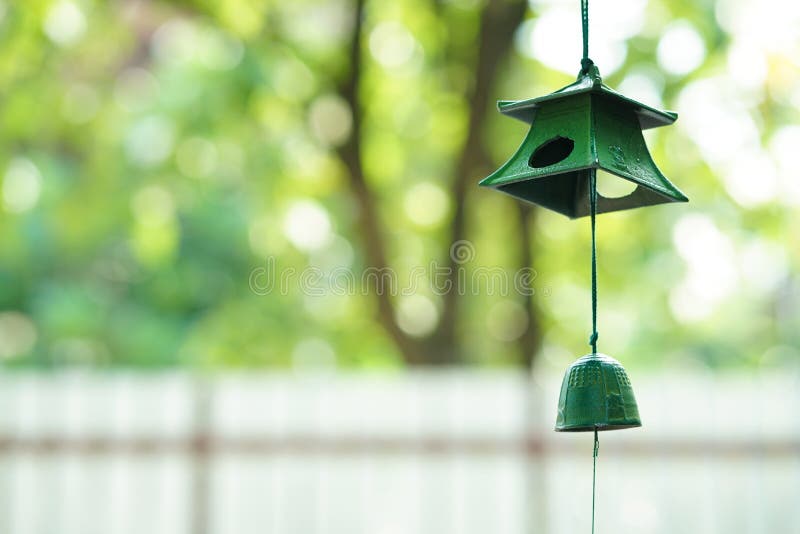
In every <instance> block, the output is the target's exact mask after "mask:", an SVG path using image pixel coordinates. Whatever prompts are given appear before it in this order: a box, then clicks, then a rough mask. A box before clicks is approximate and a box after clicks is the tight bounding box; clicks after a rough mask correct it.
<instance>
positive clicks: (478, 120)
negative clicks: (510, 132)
mask: <svg viewBox="0 0 800 534" xmlns="http://www.w3.org/2000/svg"><path fill="white" fill-rule="evenodd" d="M526 8H527V2H525V1H524V0H515V1H503V0H490V1H489V3H488V4H487V6H486V7H485V8H484V9H483V12H482V13H481V24H480V42H479V46H478V58H477V64H476V66H475V85H474V88H473V91H472V93H471V95H470V98H469V123H468V126H467V128H468V130H467V139H466V141H465V142H464V146H463V148H462V150H461V154H460V156H459V158H458V161H457V163H456V165H455V169H454V173H455V175H454V177H453V181H452V194H453V204H454V206H455V208H454V209H455V213H454V214H453V221H452V224H451V227H450V235H449V238H450V243H448V244H447V246H448V247H449V246H450V244H451V243H454V242H456V241H459V240H462V239H465V238H466V213H465V209H466V206H465V200H466V196H467V192H468V191H469V189H470V188H472V187H473V186H474V182H475V180H476V179H477V178H478V176H477V175H478V174H479V173H478V172H477V171H478V170H479V169H481V168H487V169H488V167H489V161H490V158H489V156H488V155H487V152H486V149H485V147H484V146H483V141H482V138H481V136H482V134H483V132H484V127H485V123H486V115H487V110H488V109H489V107H490V106H489V99H490V93H491V90H492V88H493V87H494V85H495V81H496V77H497V68H498V65H499V64H500V63H501V62H502V59H503V58H504V57H506V56H507V55H508V53H509V50H510V48H511V44H512V42H513V38H514V31H515V30H516V28H517V27H518V26H519V24H520V23H521V22H522V20H523V17H524V15H525V10H526ZM448 267H449V268H450V271H449V272H450V282H449V284H450V285H449V287H453V288H454V287H457V276H458V264H457V263H456V262H455V260H454V259H453V258H449V259H448ZM458 298H459V295H458V292H456V291H449V292H448V293H446V294H445V296H444V302H443V309H442V317H441V321H440V323H439V329H438V331H437V334H436V338H437V343H436V345H438V346H439V348H440V350H439V351H437V352H438V358H439V359H440V363H452V362H455V361H458V360H459V359H460V357H459V354H460V351H459V350H458V348H457V346H456V332H455V330H456V325H457V323H458Z"/></svg>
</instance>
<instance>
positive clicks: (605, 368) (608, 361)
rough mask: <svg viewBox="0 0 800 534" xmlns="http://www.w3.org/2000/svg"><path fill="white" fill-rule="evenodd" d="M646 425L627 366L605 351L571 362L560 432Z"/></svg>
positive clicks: (560, 404) (560, 413)
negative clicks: (640, 414)
mask: <svg viewBox="0 0 800 534" xmlns="http://www.w3.org/2000/svg"><path fill="white" fill-rule="evenodd" d="M637 426H642V421H641V420H640V419H639V408H638V407H637V406H636V399H635V398H634V396H633V389H632V388H631V381H630V380H629V379H628V374H627V373H626V372H625V368H624V367H622V365H621V364H620V363H619V362H618V361H617V360H615V359H614V358H611V357H610V356H606V355H605V354H597V353H594V354H587V355H586V356H583V357H582V358H579V359H578V360H577V361H576V362H575V363H573V364H572V365H570V367H569V369H567V372H566V374H565V375H564V381H563V382H562V384H561V396H560V397H559V399H558V418H557V419H556V431H557V432H587V431H594V430H620V429H623V428H632V427H637Z"/></svg>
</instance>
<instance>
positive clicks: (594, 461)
mask: <svg viewBox="0 0 800 534" xmlns="http://www.w3.org/2000/svg"><path fill="white" fill-rule="evenodd" d="M599 450H600V441H599V440H598V439H597V427H594V453H593V458H592V534H594V494H595V488H596V486H597V453H598V451H599Z"/></svg>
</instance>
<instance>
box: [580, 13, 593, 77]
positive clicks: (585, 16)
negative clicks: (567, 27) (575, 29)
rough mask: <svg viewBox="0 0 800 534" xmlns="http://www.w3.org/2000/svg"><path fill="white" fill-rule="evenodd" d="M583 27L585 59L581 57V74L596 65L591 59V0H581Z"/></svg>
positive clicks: (586, 72)
mask: <svg viewBox="0 0 800 534" xmlns="http://www.w3.org/2000/svg"><path fill="white" fill-rule="evenodd" d="M581 28H582V30H583V59H581V74H588V73H589V70H590V69H591V68H592V66H593V65H594V62H593V61H592V60H591V59H589V0H581Z"/></svg>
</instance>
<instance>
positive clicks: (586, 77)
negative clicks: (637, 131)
mask: <svg viewBox="0 0 800 534" xmlns="http://www.w3.org/2000/svg"><path fill="white" fill-rule="evenodd" d="M583 93H596V94H602V95H606V96H608V97H610V98H612V99H615V100H617V101H619V102H622V103H623V104H624V105H626V106H629V107H631V108H633V109H634V110H635V112H636V115H637V116H638V117H639V124H640V125H641V128H642V130H647V129H649V128H657V127H659V126H668V125H670V124H672V123H673V122H675V121H676V120H677V118H678V114H677V113H675V112H673V111H661V110H659V109H656V108H653V107H650V106H648V105H646V104H642V103H641V102H637V101H636V100H633V99H631V98H628V97H626V96H625V95H623V94H621V93H618V92H617V91H615V90H613V89H611V88H610V87H608V86H607V85H605V84H604V83H603V81H602V80H601V78H600V74H599V73H598V72H597V69H596V68H594V69H592V72H589V73H588V74H581V76H580V77H579V78H578V80H577V81H576V82H574V83H571V84H569V85H567V86H566V87H562V88H561V89H559V90H558V91H555V92H553V93H550V94H549V95H544V96H539V97H536V98H530V99H528V100H500V101H498V102H497V108H498V109H499V110H500V113H503V114H504V115H508V116H509V117H514V118H515V119H519V120H521V121H523V122H526V123H528V124H532V123H533V119H534V115H535V114H536V109H537V108H538V107H540V105H541V104H542V103H544V102H549V101H552V100H559V99H562V98H568V97H571V96H574V95H579V94H583Z"/></svg>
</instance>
